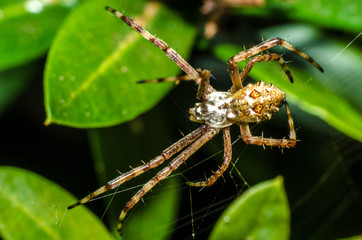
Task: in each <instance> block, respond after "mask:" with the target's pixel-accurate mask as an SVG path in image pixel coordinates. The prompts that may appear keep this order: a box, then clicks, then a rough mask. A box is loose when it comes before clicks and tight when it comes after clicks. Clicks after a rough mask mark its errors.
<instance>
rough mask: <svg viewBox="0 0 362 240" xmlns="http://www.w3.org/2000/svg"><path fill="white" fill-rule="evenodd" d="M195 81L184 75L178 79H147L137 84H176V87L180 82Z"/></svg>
mask: <svg viewBox="0 0 362 240" xmlns="http://www.w3.org/2000/svg"><path fill="white" fill-rule="evenodd" d="M189 80H193V79H192V78H191V77H190V76H189V75H182V76H177V77H166V78H158V79H147V80H140V81H137V83H161V82H174V83H175V84H176V85H177V84H179V83H180V81H189Z"/></svg>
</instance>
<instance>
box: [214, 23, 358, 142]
mask: <svg viewBox="0 0 362 240" xmlns="http://www.w3.org/2000/svg"><path fill="white" fill-rule="evenodd" d="M290 27H295V26H294V25H293V26H290ZM289 29H290V28H289ZM266 33H268V32H266ZM274 33H275V34H277V33H278V31H275V32H274ZM289 34H290V35H289ZM289 34H288V36H290V37H289V38H288V41H289V42H291V43H294V42H298V40H297V39H298V36H299V35H293V31H289ZM278 36H283V35H278ZM315 37H316V36H315ZM293 39H294V40H295V41H294V40H293ZM311 39H313V37H312V38H311ZM314 39H315V38H314ZM313 42H314V43H315V44H314V45H313V44H309V45H306V44H305V45H304V44H303V45H302V44H300V41H299V44H298V45H302V46H304V47H303V49H306V50H308V51H307V52H308V53H309V55H311V56H312V57H314V59H315V60H316V61H317V62H318V63H319V64H320V65H322V67H323V68H324V70H325V73H324V74H322V73H319V72H318V71H317V70H316V69H314V68H313V66H308V65H305V64H308V62H306V63H304V64H303V65H299V68H296V67H294V66H293V67H291V64H288V66H289V67H290V69H291V72H292V75H293V77H294V83H293V84H291V83H290V82H289V81H288V80H287V78H286V77H285V74H284V73H283V72H282V71H281V68H280V66H278V64H277V63H270V62H264V63H257V64H256V65H255V67H254V68H253V69H252V71H251V72H250V74H249V75H250V76H251V77H253V78H254V79H255V80H257V81H259V80H262V81H266V82H272V83H274V84H275V85H276V86H278V87H279V88H280V89H281V90H283V91H284V92H285V93H286V96H287V100H288V102H291V103H293V104H295V105H298V106H299V107H300V108H301V109H303V110H304V111H306V112H308V113H310V114H312V115H315V116H317V117H319V118H321V119H322V120H324V121H326V122H327V123H328V124H330V125H331V126H333V127H334V128H336V129H337V130H339V131H340V132H343V133H344V134H346V135H348V136H350V137H352V138H354V139H356V140H358V141H362V125H361V122H362V114H361V111H360V110H361V109H362V101H361V98H360V91H361V83H360V81H358V78H356V79H355V78H354V76H359V75H360V67H358V66H362V62H361V58H360V57H359V55H360V51H359V50H357V49H354V48H353V47H349V48H347V49H345V50H344V51H343V52H341V51H342V50H343V49H344V47H345V45H343V44H340V43H335V42H330V41H328V40H320V42H316V41H315V40H313ZM275 49H277V48H273V49H272V50H271V51H275ZM241 50H242V49H241V48H240V47H239V46H235V45H232V44H221V45H219V46H218V47H217V48H215V54H216V55H217V56H218V57H219V58H221V59H223V60H224V61H226V60H227V59H228V58H230V57H231V56H233V55H235V54H236V53H238V52H239V51H241ZM283 52H285V50H284V49H283ZM290 56H291V54H289V53H288V54H287V55H285V56H283V57H284V59H288V58H289V57H290ZM332 60H333V61H332ZM297 61H298V63H299V62H303V61H304V59H302V58H300V57H299V58H297ZM302 66H306V67H305V69H308V70H302ZM342 69H343V71H342ZM346 73H348V75H347V77H346V75H345V74H346ZM341 83H342V84H345V88H346V89H348V91H344V93H339V91H341V89H340V88H336V87H337V86H340V84H341ZM350 86H353V87H350ZM292 114H293V113H292ZM347 116H348V117H347Z"/></svg>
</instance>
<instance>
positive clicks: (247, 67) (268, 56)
mask: <svg viewBox="0 0 362 240" xmlns="http://www.w3.org/2000/svg"><path fill="white" fill-rule="evenodd" d="M274 60H276V61H278V62H279V64H280V66H281V67H282V69H283V71H284V72H285V74H287V76H288V78H289V80H290V82H291V83H293V76H292V74H291V73H290V70H289V68H288V67H287V65H286V64H285V61H284V59H283V58H282V57H281V56H280V55H279V54H276V53H271V54H263V55H257V56H255V57H253V58H251V59H250V60H249V61H248V63H247V64H246V65H245V67H244V68H243V70H242V72H241V73H240V79H241V81H244V80H245V78H246V76H247V75H248V74H249V72H250V70H251V69H252V68H253V67H254V65H255V63H256V62H263V61H274Z"/></svg>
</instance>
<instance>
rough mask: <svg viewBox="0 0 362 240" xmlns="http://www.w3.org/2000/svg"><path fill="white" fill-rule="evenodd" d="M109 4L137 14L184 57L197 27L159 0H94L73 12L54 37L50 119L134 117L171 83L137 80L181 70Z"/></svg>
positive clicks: (100, 122) (92, 122) (88, 122)
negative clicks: (139, 82)
mask: <svg viewBox="0 0 362 240" xmlns="http://www.w3.org/2000/svg"><path fill="white" fill-rule="evenodd" d="M106 5H110V6H112V7H114V8H117V9H119V10H120V11H123V12H125V13H126V14H127V15H129V16H131V17H134V18H136V21H139V22H141V21H142V26H144V27H146V28H147V30H149V31H150V32H151V33H154V34H157V36H158V37H160V38H162V39H163V40H165V41H166V42H167V43H168V44H169V45H170V46H171V47H173V48H175V49H177V50H178V51H179V53H180V54H181V55H182V56H185V55H187V54H188V53H189V51H190V48H191V45H192V41H193V39H194V36H195V30H194V28H193V27H191V26H190V25H189V24H187V23H185V22H184V21H183V20H182V19H181V18H179V17H178V16H177V15H176V14H175V13H174V12H172V11H170V10H168V9H166V8H165V7H164V6H163V5H161V4H159V3H155V2H147V1H144V0H142V1H132V0H125V1H122V2H120V3H118V4H116V3H115V2H114V1H109V0H102V1H99V0H90V1H87V2H86V3H84V4H83V5H82V6H80V7H78V8H77V9H75V10H74V11H73V13H72V14H71V16H70V17H69V18H68V20H67V21H66V23H65V24H64V25H63V28H62V29H61V30H60V32H59V34H58V37H57V38H56V40H55V42H54V44H53V46H52V48H51V51H50V54H49V58H48V61H47V66H46V72H45V105H46V111H47V120H46V124H50V123H57V124H63V125H68V126H74V127H83V128H85V127H87V128H89V127H103V126H111V125H115V124H118V123H121V122H124V121H127V120H130V119H132V118H134V117H135V116H137V115H139V114H140V113H142V112H144V111H146V110H148V109H150V108H151V107H152V106H154V105H155V104H156V103H157V102H158V101H159V100H160V99H161V98H162V97H163V96H164V95H165V94H166V93H167V92H168V91H169V89H170V87H171V85H170V84H136V81H137V80H142V79H153V78H161V77H167V76H173V75H177V74H179V72H180V70H179V68H178V66H177V65H176V64H174V63H173V62H172V61H171V60H170V59H168V58H167V57H166V56H165V54H164V53H163V52H162V51H161V50H159V49H158V48H156V47H154V46H153V45H152V44H151V43H150V42H148V41H147V40H145V39H144V38H142V37H141V36H140V35H139V34H138V33H137V32H135V31H134V30H132V29H131V28H130V27H128V26H127V25H125V24H124V23H123V22H122V21H121V20H120V19H118V18H115V17H113V16H111V15H110V14H109V13H108V12H107V11H106V10H105V9H104V7H105V6H106Z"/></svg>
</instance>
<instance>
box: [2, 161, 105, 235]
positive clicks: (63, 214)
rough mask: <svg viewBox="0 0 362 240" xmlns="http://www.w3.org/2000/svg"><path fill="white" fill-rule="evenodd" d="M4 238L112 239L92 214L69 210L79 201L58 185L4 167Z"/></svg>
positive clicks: (80, 209)
mask: <svg viewBox="0 0 362 240" xmlns="http://www.w3.org/2000/svg"><path fill="white" fill-rule="evenodd" d="M0 182H1V185H0V195H1V198H0V212H1V214H0V235H1V237H2V239H59V240H60V239H112V237H111V235H110V233H109V232H108V231H107V230H106V228H105V227H104V226H103V224H102V223H101V222H100V221H99V220H98V219H97V217H96V216H94V215H93V214H92V213H91V212H90V211H88V210H87V209H85V208H84V207H79V208H77V209H74V210H72V211H67V210H66V207H67V206H68V205H69V204H71V203H74V202H75V201H76V199H75V198H74V197H72V196H71V195H70V194H69V193H68V192H66V191H65V190H63V189H62V188H61V187H60V186H58V185H57V184H55V183H53V182H50V181H49V180H47V179H44V178H43V177H41V176H39V175H37V174H35V173H32V172H29V171H26V170H23V169H19V168H14V167H0Z"/></svg>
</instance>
